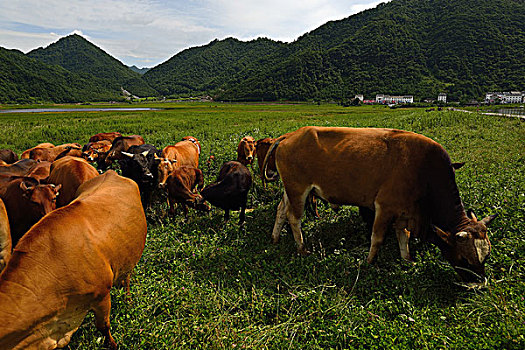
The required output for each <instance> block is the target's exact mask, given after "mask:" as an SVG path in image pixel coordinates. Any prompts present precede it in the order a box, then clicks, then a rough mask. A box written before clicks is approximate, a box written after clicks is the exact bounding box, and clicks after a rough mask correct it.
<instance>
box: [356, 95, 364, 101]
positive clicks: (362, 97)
mask: <svg viewBox="0 0 525 350" xmlns="http://www.w3.org/2000/svg"><path fill="white" fill-rule="evenodd" d="M354 98H356V99H358V100H360V101H361V102H363V101H364V100H365V97H364V96H363V95H361V94H359V95H355V97H354Z"/></svg>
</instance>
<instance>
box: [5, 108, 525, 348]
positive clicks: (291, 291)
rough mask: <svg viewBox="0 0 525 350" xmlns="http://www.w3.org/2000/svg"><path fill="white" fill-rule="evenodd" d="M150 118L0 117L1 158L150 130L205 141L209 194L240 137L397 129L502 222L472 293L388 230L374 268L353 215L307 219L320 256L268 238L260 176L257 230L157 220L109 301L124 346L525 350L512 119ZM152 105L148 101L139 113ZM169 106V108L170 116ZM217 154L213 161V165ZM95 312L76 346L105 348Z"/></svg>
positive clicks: (381, 114)
mask: <svg viewBox="0 0 525 350" xmlns="http://www.w3.org/2000/svg"><path fill="white" fill-rule="evenodd" d="M167 106H168V107H170V109H167V110H160V111H148V112H82V111H79V112H75V113H52V114H46V113H43V114H37V115H34V114H16V115H15V114H9V115H0V130H1V131H2V137H1V138H0V148H12V149H14V150H16V151H17V152H18V153H20V152H21V151H23V150H24V149H27V148H29V147H32V146H34V145H35V144H37V143H40V142H53V143H55V144H60V143H65V142H79V143H82V144H83V143H86V142H87V140H88V138H89V136H91V135H93V134H95V133H98V132H103V131H120V132H121V133H123V134H140V135H142V136H143V137H144V139H145V140H146V142H147V143H151V144H154V145H156V146H157V147H163V146H166V145H168V144H173V143H175V142H176V141H178V140H180V139H181V138H182V137H183V136H186V135H192V136H195V137H197V138H198V139H199V140H200V141H201V144H202V154H201V159H200V161H201V168H202V170H203V171H204V175H205V181H206V183H209V182H212V181H214V179H215V177H216V174H217V172H218V169H219V167H220V165H221V164H222V163H223V162H225V161H228V160H234V159H235V157H236V156H235V149H236V145H237V143H238V141H239V140H240V139H241V138H242V137H243V136H244V135H252V136H253V137H255V139H258V138H263V137H270V136H271V137H276V136H279V135H281V134H283V133H285V132H289V131H292V130H295V129H297V128H298V127H300V126H304V125H321V126H350V127H391V128H400V129H405V130H410V131H415V132H418V133H422V134H424V135H426V136H428V137H431V138H433V139H434V140H436V141H438V142H439V143H441V144H442V145H443V146H444V147H445V149H447V151H448V152H449V154H450V156H451V158H452V160H453V161H456V162H460V161H465V162H466V165H465V166H464V167H463V168H462V169H461V170H459V171H458V172H457V173H456V179H457V183H458V186H459V190H460V194H461V197H462V200H463V202H464V204H465V207H466V208H471V209H473V210H474V211H475V213H476V214H477V216H478V217H485V216H486V215H489V214H498V215H499V216H498V218H497V219H496V220H495V221H494V222H493V223H492V225H491V227H490V229H489V235H490V239H491V243H492V247H493V251H492V254H491V256H490V258H489V260H488V263H487V273H488V276H489V284H488V286H487V288H485V289H482V290H472V289H467V288H465V287H464V286H462V285H461V284H460V283H458V282H459V278H458V276H457V275H456V274H455V272H454V271H453V269H452V267H451V266H450V265H449V264H448V263H447V262H446V261H445V260H444V259H443V257H442V256H441V254H440V252H439V250H438V249H437V248H436V247H434V246H431V245H429V244H426V243H423V242H411V247H410V249H411V252H413V253H415V254H414V255H415V259H416V263H415V264H410V263H406V262H404V261H402V260H401V258H400V257H399V249H398V246H397V242H396V239H395V235H394V234H392V232H391V233H390V234H389V235H388V236H387V239H386V242H385V244H384V245H383V247H382V249H381V250H380V252H379V257H378V261H377V263H375V264H373V265H369V264H367V263H366V256H367V253H368V248H369V244H370V233H369V232H367V230H366V227H365V225H364V223H363V221H362V220H361V218H360V217H359V215H358V213H357V210H356V208H352V207H345V208H344V209H343V210H342V211H340V212H339V213H337V214H336V213H334V212H333V211H331V210H330V209H329V207H328V206H325V205H321V208H320V215H321V217H322V218H321V219H320V220H318V219H314V218H313V217H312V216H311V215H310V216H306V217H305V218H303V234H304V236H305V240H306V242H307V246H308V247H309V249H310V250H311V251H312V254H311V255H310V256H308V257H301V256H298V255H297V254H296V252H295V244H294V241H293V237H292V234H291V232H290V231H289V229H288V228H286V227H285V230H284V231H283V234H282V238H281V242H280V243H279V244H277V245H272V244H271V243H270V233H271V230H272V227H273V223H274V219H275V212H276V208H277V204H278V203H279V200H280V198H281V195H282V186H281V185H280V184H279V183H275V184H272V185H270V186H269V187H268V188H267V189H263V188H262V185H261V182H260V180H259V178H258V177H257V176H258V174H259V170H258V169H257V166H255V167H254V169H253V172H254V173H255V175H256V177H257V178H254V180H255V181H254V186H253V187H252V190H251V191H250V196H249V208H250V209H251V210H250V212H249V213H247V224H246V228H245V230H239V227H238V225H237V220H238V214H237V213H234V214H233V217H232V219H231V220H230V222H229V223H226V224H224V223H223V220H222V216H223V212H222V211H221V210H218V209H215V210H213V211H212V213H211V215H209V216H200V215H197V214H195V213H194V212H191V214H190V217H189V220H188V221H187V222H184V220H183V218H182V213H179V216H178V217H177V218H175V219H174V220H170V219H168V218H167V217H163V213H164V211H165V210H166V206H165V204H157V205H156V206H154V207H153V209H151V210H150V211H148V213H147V216H148V222H149V228H148V238H147V243H146V248H145V250H144V254H143V256H142V259H141V261H140V262H139V263H138V265H137V267H136V268H135V273H134V275H133V277H132V282H131V283H132V284H131V290H132V302H131V303H127V302H126V301H125V297H124V295H123V292H122V291H120V290H117V289H114V290H113V291H112V297H113V298H112V301H113V307H112V314H111V327H112V333H113V336H114V337H115V340H116V341H117V343H118V344H119V346H120V348H121V349H222V348H228V349H233V348H239V349H265V348H270V349H330V348H331V349H343V348H349V349H353V348H357V349H359V348H362V349H369V348H379V349H386V348H388V349H390V348H399V349H405V348H406V349H412V348H418V349H419V348H421V349H426V348H431V349H434V348H455V349H523V348H525V338H524V335H525V299H524V297H525V243H524V241H525V235H524V232H525V229H524V224H525V127H524V124H523V122H520V121H519V120H517V119H511V118H502V117H493V116H491V117H489V116H482V115H478V114H467V113H461V112H452V111H442V112H437V111H435V112H430V113H425V112H424V111H423V110H416V109H397V110H390V109H388V108H384V107H357V108H343V107H339V106H335V105H321V106H317V105H308V104H298V105H269V104H252V105H242V104H213V103H194V104H172V105H167ZM141 107H142V106H141ZM161 107H166V105H162V106H161ZM210 155H214V156H215V157H216V161H215V162H214V163H213V164H211V165H210V166H208V165H207V164H206V160H207V159H208V157H209V156H210ZM101 346H102V338H101V337H100V335H99V334H98V332H97V331H96V329H95V327H94V324H93V317H92V315H89V316H88V317H86V319H85V320H84V323H83V324H82V326H81V327H80V328H79V330H78V331H77V332H76V333H75V335H74V336H73V339H72V342H71V343H70V345H69V347H70V348H71V349H99V348H100V347H101Z"/></svg>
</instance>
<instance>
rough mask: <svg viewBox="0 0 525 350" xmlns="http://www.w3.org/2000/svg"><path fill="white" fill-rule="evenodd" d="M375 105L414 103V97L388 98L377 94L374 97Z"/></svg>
mask: <svg viewBox="0 0 525 350" xmlns="http://www.w3.org/2000/svg"><path fill="white" fill-rule="evenodd" d="M376 102H377V103H396V104H397V103H414V96H412V95H405V96H390V95H383V94H377V95H376Z"/></svg>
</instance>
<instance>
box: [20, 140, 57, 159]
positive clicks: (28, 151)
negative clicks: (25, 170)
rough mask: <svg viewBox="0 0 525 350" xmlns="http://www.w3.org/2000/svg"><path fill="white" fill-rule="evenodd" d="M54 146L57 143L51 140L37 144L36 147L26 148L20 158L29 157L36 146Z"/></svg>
mask: <svg viewBox="0 0 525 350" xmlns="http://www.w3.org/2000/svg"><path fill="white" fill-rule="evenodd" d="M53 147H55V145H53V144H52V143H49V142H44V143H40V144H38V145H36V146H35V147H33V148H30V149H26V150H25V151H24V152H22V154H21V155H20V159H28V158H29V153H31V151H32V150H34V149H35V148H53Z"/></svg>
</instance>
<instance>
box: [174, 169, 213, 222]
mask: <svg viewBox="0 0 525 350" xmlns="http://www.w3.org/2000/svg"><path fill="white" fill-rule="evenodd" d="M203 186H204V176H203V175H202V171H201V170H200V169H197V168H194V167H192V166H187V165H183V166H181V167H177V168H175V169H173V172H172V173H171V174H170V176H169V177H168V181H167V183H166V187H167V189H168V203H169V205H170V211H169V213H170V215H172V216H175V207H176V205H177V203H180V204H181V206H182V210H183V211H184V216H185V217H187V216H188V208H187V206H190V207H192V208H195V209H198V210H203V211H209V210H210V207H209V206H208V205H207V204H206V203H201V204H197V202H198V199H201V198H202V196H201V195H200V194H195V193H194V192H193V191H194V190H195V188H197V189H198V190H201V189H202V187H203Z"/></svg>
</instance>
